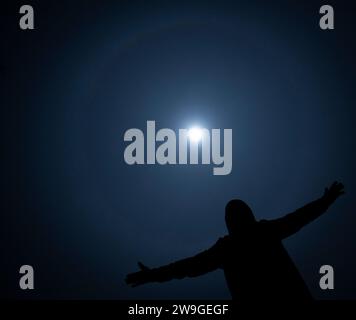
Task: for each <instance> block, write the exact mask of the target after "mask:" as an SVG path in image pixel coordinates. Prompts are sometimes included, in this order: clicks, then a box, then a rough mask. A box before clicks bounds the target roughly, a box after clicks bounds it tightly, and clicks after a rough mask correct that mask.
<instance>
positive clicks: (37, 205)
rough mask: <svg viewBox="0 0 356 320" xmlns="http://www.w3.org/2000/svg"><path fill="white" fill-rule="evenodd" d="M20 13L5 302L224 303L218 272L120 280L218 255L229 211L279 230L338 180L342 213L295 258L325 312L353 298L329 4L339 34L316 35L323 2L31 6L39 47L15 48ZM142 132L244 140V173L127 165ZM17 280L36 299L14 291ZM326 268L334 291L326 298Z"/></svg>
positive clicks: (322, 223) (355, 203)
mask: <svg viewBox="0 0 356 320" xmlns="http://www.w3.org/2000/svg"><path fill="white" fill-rule="evenodd" d="M305 2H306V3H309V2H308V1H305ZM9 3H11V5H9V6H8V8H6V10H5V11H4V13H5V15H6V17H5V18H4V19H3V18H2V19H1V21H2V24H5V25H6V26H5V27H2V28H1V30H2V33H3V34H4V36H3V37H2V44H3V46H4V47H5V48H4V50H1V53H0V55H1V65H0V69H1V77H2V80H3V82H4V83H5V85H4V86H3V88H5V90H4V93H5V94H4V95H3V94H1V97H2V98H1V100H2V101H1V105H2V106H4V109H3V110H4V117H2V118H3V119H4V120H5V121H4V122H5V123H4V125H3V126H2V127H3V128H4V129H5V130H4V132H5V133H4V135H3V137H5V140H6V141H5V142H6V146H7V147H8V148H9V152H8V153H7V154H8V155H9V158H10V159H9V160H10V161H9V163H8V164H7V165H6V166H4V167H3V170H4V172H3V176H4V177H5V178H4V180H3V185H4V187H5V197H6V202H4V203H3V205H4V209H3V210H2V212H3V213H2V223H1V225H2V229H3V230H2V233H1V234H2V236H3V237H4V240H3V241H2V243H3V245H4V249H3V250H2V253H1V254H2V261H6V262H7V263H3V262H2V263H1V269H2V270H1V275H0V277H1V279H0V280H1V283H3V284H4V285H2V286H0V292H1V295H4V296H8V297H16V298H69V299H71V298H83V299H85V298H97V299H138V298H145V299H158V298H171V299H175V298H177V299H178V298H183V299H190V298H199V299H204V298H212V299H214V298H216V299H220V298H230V295H229V292H228V290H227V288H226V284H225V280H224V277H223V273H222V271H216V272H214V273H211V274H208V275H205V276H203V277H200V278H195V279H185V280H179V281H172V282H169V283H164V284H152V285H151V284H150V285H146V286H142V287H138V288H135V289H131V288H129V287H128V286H126V285H125V284H124V277H125V275H126V273H129V272H133V271H136V270H137V265H136V263H137V261H138V260H140V261H142V262H143V263H145V264H147V265H148V266H152V267H155V266H159V265H161V264H166V263H169V262H171V261H173V260H175V259H180V258H184V257H187V256H190V255H193V254H196V253H198V252H199V251H200V250H203V249H206V248H208V247H209V246H211V245H213V244H214V243H215V241H216V240H217V239H218V238H219V237H220V236H223V235H224V234H225V233H226V228H225V225H224V207H225V204H226V203H227V201H228V200H230V199H231V198H233V197H238V198H241V199H243V200H245V201H246V202H247V203H249V204H250V206H251V208H252V209H253V211H254V212H255V215H256V217H257V218H258V219H262V218H265V219H271V218H276V217H279V216H281V215H283V214H286V213H288V212H290V211H292V210H294V209H296V208H298V207H299V206H301V205H304V204H305V203H306V202H308V201H311V200H313V199H315V198H317V197H319V196H320V195H321V194H322V192H323V189H324V187H326V186H327V185H328V184H329V183H331V182H332V181H333V180H335V179H340V180H341V181H342V182H343V183H344V184H345V186H346V190H347V195H346V196H344V197H343V198H342V199H340V200H339V201H338V202H337V203H336V204H335V205H334V206H333V207H332V208H331V209H330V211H329V212H328V213H327V214H326V215H325V216H323V217H321V218H320V219H319V220H318V221H317V222H315V223H313V224H311V225H310V226H308V227H306V228H305V229H303V230H302V231H301V232H300V233H298V234H297V235H295V236H293V237H291V238H290V239H288V240H287V241H285V245H286V248H287V249H288V251H289V253H290V255H291V256H292V258H293V259H294V261H295V263H296V264H297V266H298V268H299V269H300V271H301V273H302V274H303V277H304V278H305V280H306V281H307V284H308V286H309V287H310V289H311V290H312V292H313V294H314V296H315V297H317V298H325V299H334V298H356V276H355V270H356V259H355V256H354V255H355V252H356V235H355V227H356V224H355V221H356V218H355V207H356V198H355V188H356V182H355V179H356V173H355V169H354V167H355V163H356V153H355V150H356V149H355V148H356V146H355V133H356V129H355V115H356V112H355V106H356V104H355V100H356V99H355V85H354V81H355V62H354V57H355V56H356V50H355V48H356V47H355V36H354V35H355V33H354V26H353V25H352V23H353V21H354V15H355V11H353V9H352V7H351V6H350V5H347V4H346V2H342V3H341V2H340V3H337V2H336V1H335V4H334V2H333V1H331V2H330V1H329V2H328V3H329V4H333V5H334V8H335V12H336V14H337V16H336V18H335V25H336V29H335V30H333V31H321V30H320V28H319V25H318V23H319V14H318V12H319V7H320V5H321V4H324V3H322V2H320V4H319V3H318V2H315V3H314V4H301V1H290V2H289V1H288V4H287V3H286V1H271V2H268V5H267V2H266V3H265V2H261V1H243V2H242V1H241V2H239V1H234V2H223V1H216V2H212V3H209V2H207V1H204V2H195V1H162V2H160V1H157V2H156V1H152V2H151V1H149V2H148V1H146V2H143V1H142V2H136V1H125V2H118V1H31V4H32V3H33V7H34V9H35V27H36V29H35V30H33V31H21V30H20V29H19V28H18V17H19V14H18V8H19V7H20V4H17V3H16V1H11V2H9ZM21 4H22V3H21ZM2 6H3V5H2ZM147 120H155V121H156V127H157V129H160V128H171V129H173V130H175V131H176V132H177V130H178V129H179V128H191V127H192V126H195V125H196V124H199V126H201V127H204V128H208V129H211V128H232V129H233V168H232V173H231V174H230V175H228V176H214V175H213V172H212V166H203V165H195V166H183V165H176V166H159V165H156V166H128V165H126V164H125V162H124V159H123V152H124V148H125V146H126V145H127V144H126V143H124V141H123V135H124V132H125V131H126V130H127V129H129V128H140V129H141V130H145V128H146V121H147ZM23 264H30V265H32V266H33V267H34V269H35V287H36V290H34V292H28V291H26V292H23V291H21V290H19V288H18V279H19V275H18V269H19V268H20V266H21V265H23ZM323 264H331V265H332V266H334V269H335V290H334V291H328V292H322V291H321V290H320V289H319V286H318V283H319V278H320V276H319V274H318V271H319V267H320V266H321V265H323ZM261 272H263V267H261ZM266 276H268V275H266Z"/></svg>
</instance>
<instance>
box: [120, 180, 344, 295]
mask: <svg viewBox="0 0 356 320" xmlns="http://www.w3.org/2000/svg"><path fill="white" fill-rule="evenodd" d="M343 193H344V186H343V185H342V184H341V183H338V182H334V183H333V184H332V185H331V187H330V188H326V189H325V192H324V195H323V196H322V197H321V198H319V199H317V200H315V201H313V202H311V203H309V204H307V205H305V206H304V207H302V208H300V209H298V210H296V211H294V212H292V213H290V214H287V215H286V216H284V217H282V218H279V219H275V220H261V221H256V220H255V217H254V215H253V213H252V211H251V209H250V207H249V206H248V205H247V204H246V203H245V202H243V201H241V200H237V199H234V200H231V201H230V202H229V203H228V204H227V205H226V209H225V221H226V225H227V229H228V232H229V234H228V235H226V236H224V237H222V238H220V239H219V240H218V241H217V242H216V244H215V245H213V246H212V247H211V248H210V249H208V250H205V251H203V252H201V253H199V254H197V255H196V256H193V257H190V258H186V259H183V260H179V261H177V262H174V263H171V264H168V265H166V266H162V267H159V268H153V269H150V268H148V267H146V266H145V265H143V264H142V263H140V262H139V263H138V265H139V267H140V269H141V271H138V272H135V273H131V274H128V275H127V276H126V283H127V284H130V285H131V286H132V287H135V286H138V285H142V284H145V283H148V282H163V281H169V280H171V279H182V278H184V277H197V276H200V275H203V274H205V273H207V272H211V271H213V270H216V269H219V268H220V269H223V270H224V274H225V278H226V282H227V285H228V288H229V290H230V292H231V295H232V298H233V299H234V300H235V299H236V300H269V299H279V300H281V299H283V300H286V299H288V300H292V299H299V300H310V299H312V295H311V294H310V292H309V290H308V287H307V286H306V284H305V282H304V280H303V278H302V277H301V275H300V274H299V272H298V269H297V268H296V266H295V264H294V263H293V261H292V259H291V258H290V256H289V255H288V253H287V251H286V250H285V248H284V246H283V244H282V240H283V239H285V238H287V237H289V236H291V235H293V234H294V233H296V232H297V231H299V230H300V229H301V228H302V227H304V226H305V225H307V224H308V223H310V222H311V221H313V220H315V219H316V218H318V217H319V216H320V215H321V214H323V213H324V212H325V211H326V210H327V209H328V207H329V206H330V205H331V204H332V203H333V202H334V201H335V200H336V199H337V198H338V197H339V196H340V195H342V194H343Z"/></svg>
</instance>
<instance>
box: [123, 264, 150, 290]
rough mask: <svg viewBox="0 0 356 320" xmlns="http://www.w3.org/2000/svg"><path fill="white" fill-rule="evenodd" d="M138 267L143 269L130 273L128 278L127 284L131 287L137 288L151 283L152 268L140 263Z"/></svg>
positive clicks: (126, 279)
mask: <svg viewBox="0 0 356 320" xmlns="http://www.w3.org/2000/svg"><path fill="white" fill-rule="evenodd" d="M138 267H139V268H140V269H141V270H140V271H138V272H134V273H130V274H128V275H127V276H126V278H125V282H126V283H127V284H128V285H131V287H137V286H139V285H142V284H145V283H147V282H149V281H150V270H151V269H150V268H148V267H146V266H145V265H144V264H143V263H141V262H138Z"/></svg>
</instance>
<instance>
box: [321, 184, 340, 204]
mask: <svg viewBox="0 0 356 320" xmlns="http://www.w3.org/2000/svg"><path fill="white" fill-rule="evenodd" d="M344 193H345V191H344V185H343V184H342V183H340V182H337V181H335V182H334V183H333V184H332V185H331V186H330V187H329V188H325V192H324V196H323V198H324V199H325V200H327V201H328V202H329V203H333V202H334V201H335V200H336V199H337V198H338V197H340V196H341V195H343V194H344Z"/></svg>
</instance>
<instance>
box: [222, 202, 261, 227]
mask: <svg viewBox="0 0 356 320" xmlns="http://www.w3.org/2000/svg"><path fill="white" fill-rule="evenodd" d="M225 222H226V226H227V230H228V231H229V233H230V234H238V233H245V231H246V229H248V228H249V227H251V226H253V225H254V223H255V222H256V219H255V216H254V215H253V213H252V210H251V209H250V207H249V206H248V205H247V204H246V203H245V202H243V201H242V200H238V199H233V200H231V201H229V202H228V203H227V205H226V207H225Z"/></svg>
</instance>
